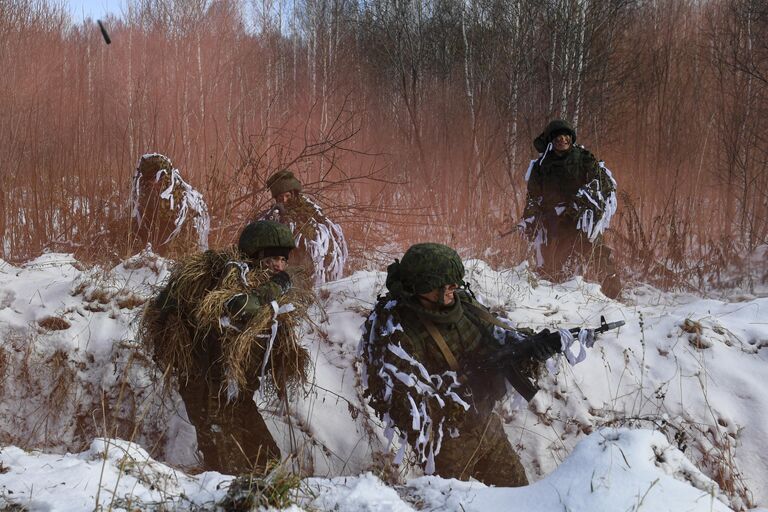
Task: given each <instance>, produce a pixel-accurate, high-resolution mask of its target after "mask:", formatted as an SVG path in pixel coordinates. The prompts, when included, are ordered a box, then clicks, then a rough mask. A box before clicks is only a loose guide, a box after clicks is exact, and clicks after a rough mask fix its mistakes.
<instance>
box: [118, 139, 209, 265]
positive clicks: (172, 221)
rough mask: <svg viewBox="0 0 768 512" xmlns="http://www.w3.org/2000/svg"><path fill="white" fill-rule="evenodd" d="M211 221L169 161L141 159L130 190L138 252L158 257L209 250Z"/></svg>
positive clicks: (153, 157) (154, 155)
mask: <svg viewBox="0 0 768 512" xmlns="http://www.w3.org/2000/svg"><path fill="white" fill-rule="evenodd" d="M210 225H211V220H210V217H209V215H208V207H207V206H206V204H205V201H204V200H203V196H202V195H201V194H200V192H198V191H197V190H195V189H194V188H192V186H191V185H189V184H188V183H187V182H186V181H184V180H183V179H182V178H181V174H180V173H179V170H178V169H176V168H174V167H173V164H172V163H171V161H170V159H168V157H165V156H163V155H160V154H158V153H152V154H147V155H144V156H142V157H141V158H140V159H139V163H138V165H137V167H136V173H135V174H134V176H133V186H132V188H131V235H132V237H133V238H134V243H135V245H136V246H138V247H134V248H138V249H141V248H143V247H144V246H146V245H147V244H151V245H152V248H153V250H154V251H155V252H157V253H158V254H163V255H167V254H178V253H184V252H187V251H188V250H189V249H190V246H191V245H193V246H194V247H195V248H197V249H198V250H201V251H204V250H206V249H207V248H208V232H209V230H210Z"/></svg>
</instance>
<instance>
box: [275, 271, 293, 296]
mask: <svg viewBox="0 0 768 512" xmlns="http://www.w3.org/2000/svg"><path fill="white" fill-rule="evenodd" d="M272 282H274V283H276V284H277V285H278V286H279V287H280V290H281V291H282V293H285V292H287V291H288V290H290V289H291V276H289V275H288V272H286V271H285V270H283V271H282V272H278V273H276V274H275V275H273V276H272Z"/></svg>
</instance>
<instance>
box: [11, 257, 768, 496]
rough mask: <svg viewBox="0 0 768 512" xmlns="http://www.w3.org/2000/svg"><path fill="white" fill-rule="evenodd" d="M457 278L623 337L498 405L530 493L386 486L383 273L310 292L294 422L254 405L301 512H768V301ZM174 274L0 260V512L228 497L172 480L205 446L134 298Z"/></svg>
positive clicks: (159, 268)
mask: <svg viewBox="0 0 768 512" xmlns="http://www.w3.org/2000/svg"><path fill="white" fill-rule="evenodd" d="M465 265H466V267H467V270H468V271H467V277H466V280H468V281H470V282H471V283H472V289H473V290H474V292H475V293H476V294H477V296H478V298H479V299H480V300H481V301H482V302H484V303H485V304H486V305H488V306H489V307H491V308H492V310H493V311H494V312H498V313H501V314H502V315H503V316H506V318H507V319H508V320H509V321H510V322H511V323H512V324H513V325H522V326H529V327H532V328H534V329H537V330H539V329H542V328H544V327H546V328H549V329H550V330H553V329H557V328H566V329H568V328H572V327H577V326H584V327H597V326H598V325H599V318H600V316H601V315H604V316H605V317H606V320H608V321H615V320H624V321H625V322H626V325H625V326H623V327H622V328H621V329H619V330H618V331H610V332H609V333H606V334H603V335H601V336H599V337H598V338H597V340H596V342H595V345H594V346H593V347H592V348H591V349H588V350H587V352H586V359H585V360H584V361H582V362H581V363H580V364H578V365H576V366H571V365H569V364H567V362H565V360H564V358H563V357H562V356H558V357H557V358H556V359H555V360H553V364H552V365H551V367H552V370H553V371H554V372H555V373H554V374H553V375H549V376H547V377H546V378H545V379H544V382H543V383H542V389H541V390H540V391H539V393H538V394H537V395H536V397H535V398H534V399H533V400H532V401H531V403H530V404H527V406H526V405H523V407H518V405H519V401H518V403H514V402H513V399H512V398H511V397H510V399H509V400H508V401H506V402H505V403H503V404H501V406H500V408H499V412H500V414H502V417H504V419H505V420H506V427H505V428H506V430H507V433H508V435H509V437H510V440H511V441H512V443H513V445H514V446H516V447H517V448H518V451H519V453H520V456H521V459H522V462H523V464H524V466H525V467H526V469H527V471H528V476H529V480H530V481H531V482H532V484H531V485H529V486H527V487H524V488H518V489H504V488H487V487H485V486H484V485H482V484H480V483H478V482H458V481H456V480H444V479H441V478H439V477H434V476H422V475H421V472H420V470H418V469H415V468H414V467H412V466H410V465H409V461H410V460H412V459H413V454H410V453H409V452H410V450H408V451H405V452H402V453H401V454H400V455H401V456H402V457H403V462H404V465H403V466H402V467H401V468H400V473H401V475H402V478H403V480H401V481H399V482H398V483H391V482H390V483H385V482H384V481H382V480H381V478H384V475H385V474H387V472H386V471H385V470H384V469H382V466H381V464H380V463H379V462H380V461H382V460H385V459H384V458H382V455H381V454H382V452H385V451H387V447H388V446H389V442H388V439H387V433H389V434H391V435H394V436H395V440H394V441H395V442H393V443H392V446H391V450H392V454H391V455H390V457H392V458H397V457H398V450H399V448H400V444H399V443H398V442H397V434H396V433H395V432H393V431H389V432H387V431H386V430H385V425H384V424H382V422H380V421H378V420H377V419H376V418H375V416H373V414H372V411H370V409H368V408H367V407H366V406H365V405H364V403H363V401H362V395H361V393H362V392H361V389H362V386H361V381H362V379H363V377H362V376H361V375H360V374H359V373H358V372H357V370H356V365H355V362H356V360H357V349H358V341H359V338H360V335H361V326H362V324H363V322H364V319H365V317H366V315H367V314H368V311H369V310H370V309H371V308H372V306H373V305H374V303H375V301H376V297H377V295H379V294H381V293H383V291H384V278H385V274H384V273H382V272H373V271H366V272H362V271H361V272H357V273H355V274H353V275H351V276H349V277H347V278H344V279H341V280H337V281H332V282H328V283H325V284H324V285H322V287H321V288H319V290H318V295H319V303H318V305H317V306H316V307H315V308H313V309H312V310H311V315H312V317H313V323H312V324H311V325H307V326H306V327H305V332H304V333H303V337H302V339H303V340H304V342H305V343H306V345H307V347H308V349H309V351H310V353H311V354H312V356H313V361H314V373H313V377H312V383H311V385H310V386H309V387H308V388H307V389H306V390H305V391H304V392H300V393H297V394H296V396H294V397H292V399H291V401H290V402H291V403H290V404H289V409H290V410H289V416H286V415H285V414H284V413H285V411H284V410H282V409H281V408H282V407H284V405H282V406H276V405H275V404H267V403H263V404H260V405H261V406H262V408H263V410H264V412H265V419H266V420H267V424H268V426H269V428H270V431H271V432H272V433H273V435H274V437H275V440H276V442H277V443H278V445H279V446H280V447H281V450H282V451H283V455H285V456H287V455H288V454H289V453H291V452H294V453H296V456H295V458H294V459H292V461H293V462H292V464H295V465H296V466H297V467H300V469H301V471H302V474H303V475H305V476H306V478H305V479H304V480H303V482H302V484H301V486H300V487H299V491H298V492H299V495H298V496H297V498H296V499H297V502H296V503H297V504H296V506H295V507H294V510H299V509H305V510H318V509H319V510H328V509H336V510H340V511H345V510H350V511H351V510H393V511H394V510H398V511H399V510H421V509H427V510H467V511H469V510H508V509H509V504H510V503H514V504H515V508H517V509H520V510H531V511H537V510H561V509H563V510H566V509H567V510H639V509H644V510H694V511H695V510H702V511H704V510H729V509H742V510H746V509H749V508H750V507H755V506H762V507H766V506H768V488H766V486H764V485H763V483H764V482H768V455H766V453H765V450H764V448H763V446H764V441H765V439H767V438H768V424H767V423H768V422H766V417H768V396H766V394H765V393H763V392H762V390H763V383H764V382H766V381H767V380H768V364H766V363H767V362H768V361H767V359H768V352H766V350H765V348H766V347H768V322H766V320H765V318H766V317H768V315H767V314H766V313H767V312H768V297H757V296H754V295H741V296H740V297H739V298H738V301H733V302H729V301H726V300H715V299H712V298H706V297H700V296H694V295H689V294H678V293H669V292H663V291H660V290H657V289H655V288H653V287H650V286H648V285H637V286H635V287H633V288H630V289H628V290H626V291H625V293H624V295H623V297H622V300H621V302H618V301H613V300H610V299H607V298H606V297H605V296H603V295H602V293H601V292H600V288H599V286H598V285H596V284H594V283H589V282H586V281H584V280H583V279H582V278H580V277H577V278H574V279H572V280H570V281H568V282H566V283H563V284H560V285H553V284H550V283H548V282H546V281H542V280H538V279H537V278H536V277H535V276H534V275H533V274H531V273H530V272H529V270H528V268H527V266H526V265H520V266H518V267H516V268H512V269H503V270H495V269H492V268H490V267H489V266H488V265H487V264H485V263H483V262H481V261H479V260H468V261H466V262H465ZM167 268H168V262H167V261H165V260H163V259H162V258H159V257H157V256H155V255H153V254H152V253H151V252H148V251H145V252H143V253H142V254H139V255H136V256H134V257H133V258H130V259H128V260H126V261H125V262H123V263H122V264H121V265H119V266H117V267H115V268H113V269H101V268H97V267H96V268H88V269H85V268H83V266H82V265H81V264H79V263H78V262H77V261H75V260H74V259H73V258H72V256H71V255H67V254H46V255H43V256H41V257H40V258H37V259H35V260H33V261H30V262H28V263H26V264H24V265H21V266H13V265H10V264H7V263H5V262H2V261H0V340H2V343H1V344H0V374H2V376H3V378H2V380H0V439H1V440H2V445H1V446H2V448H0V508H3V507H4V506H5V505H7V504H11V503H16V504H20V505H23V506H26V507H27V508H28V509H29V510H52V511H59V510H67V511H69V510H93V509H94V508H95V507H96V505H97V504H100V505H101V506H102V507H104V508H108V507H110V505H111V508H112V509H113V510H133V509H147V508H155V509H158V508H160V507H161V504H164V506H166V508H169V509H174V508H175V509H189V508H195V507H201V508H203V509H208V508H213V506H214V503H215V502H217V501H219V500H220V499H221V498H222V497H223V496H224V494H225V492H226V488H227V486H228V484H229V481H230V480H231V477H229V476H226V475H219V474H218V473H210V472H209V473H202V474H198V475H189V474H187V473H185V472H184V471H182V469H174V468H172V467H171V466H170V465H168V464H169V463H170V464H172V465H173V466H174V467H176V468H183V467H186V466H188V465H191V464H192V463H193V460H194V458H193V457H194V451H195V444H194V443H195V442H194V431H193V429H192V428H191V426H190V425H189V424H188V422H187V421H186V413H185V412H184V407H183V403H181V400H180V398H179V397H178V395H177V394H176V393H174V392H171V393H169V394H162V393H160V392H159V389H158V387H159V385H158V383H159V382H160V381H161V377H160V376H159V375H158V374H157V371H156V369H154V368H153V367H152V363H151V362H150V361H149V360H147V359H146V358H142V356H141V352H140V350H139V349H138V347H137V346H136V344H135V343H134V342H133V340H134V337H135V328H136V318H137V317H138V314H139V313H140V310H141V304H140V301H141V300H143V299H144V298H146V297H147V296H148V295H150V294H152V293H153V292H154V290H156V286H157V285H158V284H159V283H161V282H162V281H163V279H165V278H166V277H167V272H168V270H167ZM50 318H55V319H59V320H58V321H57V322H58V323H57V322H51V321H50V320H47V319H50ZM46 325H47V326H48V327H44V326H46ZM56 326H58V327H57V328H56V329H52V328H51V327H56ZM65 326H66V327H65ZM387 328H389V329H395V328H396V326H394V325H393V326H389V327H387ZM574 348H576V346H575V345H574ZM275 407H278V408H277V409H275ZM287 418H289V419H290V421H288V419H287ZM289 425H292V426H293V430H291V428H289ZM118 438H120V439H118ZM129 440H130V441H132V442H129ZM105 452H106V454H105ZM150 454H151V455H150ZM389 460H392V459H389ZM159 461H163V462H159ZM375 461H379V462H375ZM376 475H379V476H376ZM390 479H391V477H389V476H388V477H386V478H385V480H387V481H390ZM715 480H718V481H720V482H721V483H722V482H725V483H727V484H729V485H730V486H731V488H730V489H720V488H719V487H718V486H717V485H716V484H715ZM726 491H727V493H726ZM754 510H757V509H754ZM763 510H765V509H763Z"/></svg>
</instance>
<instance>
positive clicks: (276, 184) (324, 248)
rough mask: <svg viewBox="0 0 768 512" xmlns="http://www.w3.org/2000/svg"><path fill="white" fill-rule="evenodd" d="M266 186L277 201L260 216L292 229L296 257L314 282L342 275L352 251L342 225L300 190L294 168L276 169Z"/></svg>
mask: <svg viewBox="0 0 768 512" xmlns="http://www.w3.org/2000/svg"><path fill="white" fill-rule="evenodd" d="M267 187H268V188H269V190H270V192H271V193H272V197H273V198H274V200H275V204H274V205H273V206H272V207H271V208H270V209H269V210H267V211H265V212H262V213H261V214H259V215H258V219H259V220H272V221H275V222H280V223H281V224H285V225H287V226H289V227H290V228H291V231H292V232H293V236H294V239H295V240H296V246H297V253H298V254H297V257H296V258H295V259H296V260H298V262H299V264H300V265H305V266H307V267H308V268H309V269H310V270H311V271H312V277H313V280H314V283H315V284H322V283H325V282H327V281H333V280H336V279H339V278H340V277H342V275H343V274H344V265H345V264H346V261H347V256H348V255H349V250H348V249H347V241H346V240H345V239H344V232H343V231H342V230H341V226H339V225H338V224H336V223H334V222H333V221H331V220H330V219H329V218H328V217H326V216H325V214H324V213H323V211H322V210H321V209H320V207H319V206H318V205H317V204H315V203H314V202H313V201H312V200H311V199H310V198H308V197H307V196H306V195H304V194H302V193H301V188H302V187H301V182H300V181H299V180H298V179H297V178H296V176H294V175H293V173H292V172H291V171H289V170H283V171H278V172H276V173H275V174H273V175H272V176H270V177H269V179H267Z"/></svg>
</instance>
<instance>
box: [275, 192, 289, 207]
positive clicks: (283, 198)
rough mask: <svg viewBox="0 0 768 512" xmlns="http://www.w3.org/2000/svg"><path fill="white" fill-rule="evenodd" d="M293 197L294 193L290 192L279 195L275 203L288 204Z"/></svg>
mask: <svg viewBox="0 0 768 512" xmlns="http://www.w3.org/2000/svg"><path fill="white" fill-rule="evenodd" d="M292 197H293V191H291V190H289V191H288V192H283V193H282V194H278V195H276V196H275V202H276V203H278V204H280V203H287V202H288V201H290V200H291V198H292Z"/></svg>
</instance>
